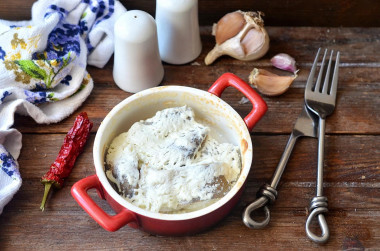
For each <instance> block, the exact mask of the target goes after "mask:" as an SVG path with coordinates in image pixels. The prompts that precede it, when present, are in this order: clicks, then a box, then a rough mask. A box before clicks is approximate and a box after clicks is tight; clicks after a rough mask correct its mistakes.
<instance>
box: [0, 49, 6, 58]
mask: <svg viewBox="0 0 380 251" xmlns="http://www.w3.org/2000/svg"><path fill="white" fill-rule="evenodd" d="M5 56H6V53H5V51H4V50H3V48H1V46H0V59H1V60H4V59H5Z"/></svg>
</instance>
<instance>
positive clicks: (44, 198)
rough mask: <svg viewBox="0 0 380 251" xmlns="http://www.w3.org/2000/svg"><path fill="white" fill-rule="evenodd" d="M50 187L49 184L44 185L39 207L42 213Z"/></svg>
mask: <svg viewBox="0 0 380 251" xmlns="http://www.w3.org/2000/svg"><path fill="white" fill-rule="evenodd" d="M51 185H52V183H50V182H46V183H45V192H44V197H43V198H42V202H41V206H40V209H41V210H42V211H44V210H45V203H46V199H47V197H48V195H49V192H50V188H51Z"/></svg>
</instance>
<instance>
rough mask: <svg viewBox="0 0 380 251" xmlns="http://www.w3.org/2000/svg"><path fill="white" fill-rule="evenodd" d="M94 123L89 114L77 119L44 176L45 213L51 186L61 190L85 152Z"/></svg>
mask: <svg viewBox="0 0 380 251" xmlns="http://www.w3.org/2000/svg"><path fill="white" fill-rule="evenodd" d="M92 125H93V124H92V122H91V121H90V120H89V119H88V117H87V113H85V112H82V113H80V114H79V115H78V116H77V118H76V119H75V122H74V125H73V127H72V128H71V129H70V131H69V132H68V133H67V135H66V137H65V140H64V142H63V145H62V147H61V150H60V151H59V154H58V156H57V158H56V160H55V161H54V163H53V164H52V165H51V166H50V169H49V171H48V172H47V173H46V174H45V175H44V176H42V178H41V182H42V184H44V185H45V192H44V197H43V199H42V203H41V207H40V209H41V210H42V211H43V210H44V208H45V203H46V199H47V196H48V194H49V192H50V189H51V186H52V185H53V186H54V187H55V188H58V189H60V188H61V187H62V186H63V182H64V179H65V178H67V177H68V176H69V174H70V173H71V170H72V168H73V166H74V163H75V160H76V159H77V157H78V155H79V154H80V153H81V152H82V151H83V148H84V145H85V143H86V141H87V139H88V137H89V135H90V131H91V128H92Z"/></svg>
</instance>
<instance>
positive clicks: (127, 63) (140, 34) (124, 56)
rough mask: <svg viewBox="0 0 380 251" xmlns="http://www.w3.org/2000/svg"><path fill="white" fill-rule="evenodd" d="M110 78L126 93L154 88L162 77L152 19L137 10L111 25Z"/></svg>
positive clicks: (154, 24)
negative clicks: (111, 53) (112, 31)
mask: <svg viewBox="0 0 380 251" xmlns="http://www.w3.org/2000/svg"><path fill="white" fill-rule="evenodd" d="M114 31H115V51H114V66H113V78H114V80H115V83H116V84H117V86H119V87H120V88H121V89H122V90H124V91H127V92H133V93H136V92H139V91H142V90H144V89H147V88H151V87H155V86H157V85H158V84H160V82H161V81H162V79H163V77H164V68H163V66H162V62H161V58H160V54H159V49H158V39H157V27H156V22H155V20H154V18H153V17H152V16H151V15H149V14H148V13H146V12H144V11H140V10H131V11H127V12H126V13H125V14H123V15H122V16H121V17H120V18H119V19H118V20H117V21H116V22H115V26H114Z"/></svg>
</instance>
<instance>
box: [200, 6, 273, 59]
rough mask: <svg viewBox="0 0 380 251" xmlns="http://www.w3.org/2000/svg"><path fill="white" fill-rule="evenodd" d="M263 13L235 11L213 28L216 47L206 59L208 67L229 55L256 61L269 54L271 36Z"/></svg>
mask: <svg viewBox="0 0 380 251" xmlns="http://www.w3.org/2000/svg"><path fill="white" fill-rule="evenodd" d="M262 14H263V13H261V12H243V11H240V10H238V11H235V12H231V13H228V14H226V15H225V16H224V17H222V18H221V19H220V20H219V21H218V23H217V24H214V26H213V35H214V36H215V40H216V45H215V47H214V49H212V50H211V51H210V52H209V53H208V54H207V56H206V58H205V63H206V65H209V64H212V63H213V62H214V61H215V60H216V59H217V58H218V57H220V56H222V55H228V56H231V57H233V58H236V59H239V60H244V61H248V60H255V59H258V58H260V57H262V56H264V55H265V53H267V51H268V49H269V36H268V33H267V32H266V30H265V29H264V20H263V19H262V18H261V15H262Z"/></svg>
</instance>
